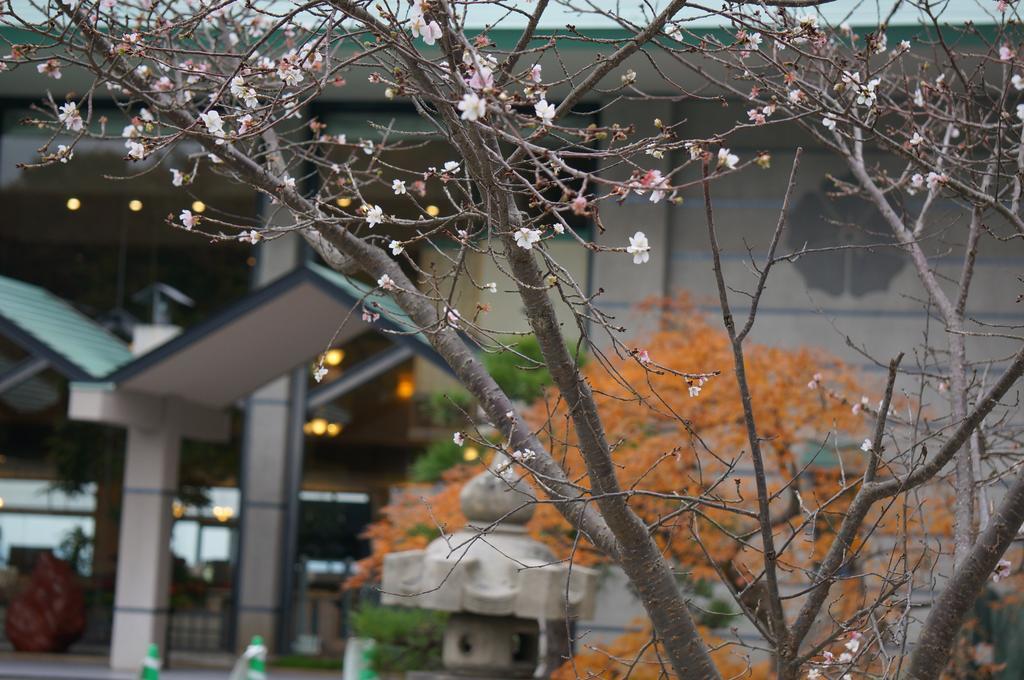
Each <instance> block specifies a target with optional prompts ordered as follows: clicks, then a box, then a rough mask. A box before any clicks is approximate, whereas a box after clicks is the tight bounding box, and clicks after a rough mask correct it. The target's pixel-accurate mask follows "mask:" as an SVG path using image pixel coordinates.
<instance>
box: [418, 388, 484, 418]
mask: <svg viewBox="0 0 1024 680" xmlns="http://www.w3.org/2000/svg"><path fill="white" fill-rule="evenodd" d="M419 407H420V410H421V413H422V414H423V415H424V416H425V417H426V419H427V420H428V421H429V422H430V424H431V425H436V426H437V427H450V426H458V425H459V424H460V423H464V422H465V421H466V414H467V413H472V412H473V411H472V410H473V397H471V396H470V395H469V393H468V392H462V391H461V390H459V391H455V392H431V393H430V394H428V395H426V397H425V398H423V400H422V401H421V402H420V404H419Z"/></svg>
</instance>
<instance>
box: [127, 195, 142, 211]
mask: <svg viewBox="0 0 1024 680" xmlns="http://www.w3.org/2000/svg"><path fill="white" fill-rule="evenodd" d="M128 209H129V210H131V211H132V212H139V211H140V210H142V201H140V200H139V199H137V198H133V199H132V200H130V201H128Z"/></svg>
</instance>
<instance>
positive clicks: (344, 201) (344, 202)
mask: <svg viewBox="0 0 1024 680" xmlns="http://www.w3.org/2000/svg"><path fill="white" fill-rule="evenodd" d="M334 202H335V203H337V204H338V207H339V208H347V207H349V206H350V205H352V199H351V198H348V197H342V198H338V199H335V201H334Z"/></svg>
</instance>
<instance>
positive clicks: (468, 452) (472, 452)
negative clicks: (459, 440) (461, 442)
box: [462, 446, 480, 463]
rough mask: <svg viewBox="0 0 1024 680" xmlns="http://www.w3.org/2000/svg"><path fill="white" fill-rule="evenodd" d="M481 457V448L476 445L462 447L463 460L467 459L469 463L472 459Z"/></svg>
mask: <svg viewBox="0 0 1024 680" xmlns="http://www.w3.org/2000/svg"><path fill="white" fill-rule="evenodd" d="M479 457H480V449H478V448H476V447H475V446H467V447H466V448H464V449H462V460H464V461H466V462H467V463H468V462H470V461H474V460H476V459H477V458H479Z"/></svg>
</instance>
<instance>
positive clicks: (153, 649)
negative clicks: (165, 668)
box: [139, 642, 160, 680]
mask: <svg viewBox="0 0 1024 680" xmlns="http://www.w3.org/2000/svg"><path fill="white" fill-rule="evenodd" d="M139 680H160V648H159V647H157V646H156V643H155V642H151V643H150V645H149V649H147V650H146V658H145V659H143V660H142V670H141V671H140V672H139Z"/></svg>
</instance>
